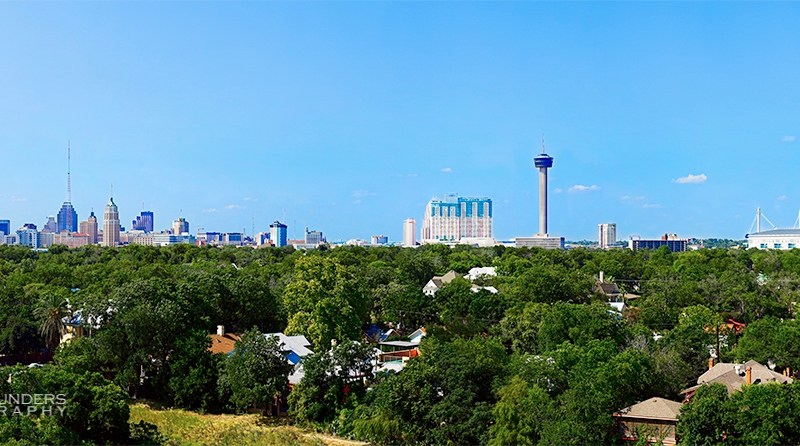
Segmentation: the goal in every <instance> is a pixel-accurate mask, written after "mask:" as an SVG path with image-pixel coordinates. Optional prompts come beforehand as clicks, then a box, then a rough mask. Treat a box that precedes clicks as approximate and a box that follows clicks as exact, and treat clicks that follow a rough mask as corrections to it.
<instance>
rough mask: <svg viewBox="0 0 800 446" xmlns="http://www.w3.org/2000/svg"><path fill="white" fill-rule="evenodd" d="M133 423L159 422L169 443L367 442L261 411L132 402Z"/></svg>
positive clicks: (341, 445)
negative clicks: (205, 410)
mask: <svg viewBox="0 0 800 446" xmlns="http://www.w3.org/2000/svg"><path fill="white" fill-rule="evenodd" d="M130 421H131V422H132V423H137V422H139V421H146V422H148V423H153V424H155V425H156V426H158V430H159V432H160V433H161V434H162V435H163V436H164V437H166V438H167V440H168V444H169V445H170V446H179V445H180V446H184V445H186V446H216V445H220V446H221V445H232V444H235V445H241V446H249V445H253V446H255V445H276V446H278V445H280V446H283V445H299V446H355V445H364V444H366V443H361V442H355V441H349V440H345V439H341V438H336V437H331V436H327V435H321V434H317V433H309V432H304V431H302V430H300V429H298V428H296V427H294V426H287V425H281V424H271V423H270V421H272V420H270V419H268V418H266V419H265V418H263V417H261V416H259V415H255V414H248V415H209V414H198V413H194V412H189V411H186V410H181V409H156V408H153V407H150V406H148V405H145V404H133V405H131V418H130Z"/></svg>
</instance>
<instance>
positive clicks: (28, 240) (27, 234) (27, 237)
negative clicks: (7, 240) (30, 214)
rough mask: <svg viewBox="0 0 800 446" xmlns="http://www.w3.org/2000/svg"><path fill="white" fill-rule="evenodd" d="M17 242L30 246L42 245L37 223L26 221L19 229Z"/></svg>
mask: <svg viewBox="0 0 800 446" xmlns="http://www.w3.org/2000/svg"><path fill="white" fill-rule="evenodd" d="M17 243H19V244H20V245H22V246H27V247H29V248H34V249H35V248H39V247H41V245H40V241H39V231H37V230H36V225H35V224H33V223H25V224H24V225H22V227H21V228H19V229H18V230H17Z"/></svg>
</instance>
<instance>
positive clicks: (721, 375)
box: [681, 361, 793, 393]
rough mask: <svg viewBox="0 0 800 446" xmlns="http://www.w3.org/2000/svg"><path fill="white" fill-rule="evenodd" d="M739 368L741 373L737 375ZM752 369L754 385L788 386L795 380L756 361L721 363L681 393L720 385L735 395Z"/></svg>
mask: <svg viewBox="0 0 800 446" xmlns="http://www.w3.org/2000/svg"><path fill="white" fill-rule="evenodd" d="M737 366H738V367H739V371H738V373H737V370H736V368H737ZM748 367H750V369H751V373H750V379H751V382H752V383H753V384H758V383H767V382H776V383H780V384H788V383H791V382H792V381H793V380H792V378H789V377H788V376H783V375H781V374H780V373H777V372H774V371H772V370H770V369H769V367H766V366H764V365H762V364H760V363H758V362H756V361H747V362H745V363H744V364H735V363H731V362H720V363H718V364H715V365H714V367H712V368H710V369H709V370H707V371H706V372H705V373H703V374H702V375H700V377H699V378H697V385H696V386H693V387H689V388H688V389H685V390H684V391H683V392H681V393H688V392H691V391H693V390H697V388H698V387H700V386H701V385H703V384H708V383H718V384H722V385H724V386H725V387H727V388H728V393H733V392H736V391H738V390H739V389H741V388H742V386H743V385H744V384H745V380H746V379H747V376H746V373H745V372H746V370H747V368H748Z"/></svg>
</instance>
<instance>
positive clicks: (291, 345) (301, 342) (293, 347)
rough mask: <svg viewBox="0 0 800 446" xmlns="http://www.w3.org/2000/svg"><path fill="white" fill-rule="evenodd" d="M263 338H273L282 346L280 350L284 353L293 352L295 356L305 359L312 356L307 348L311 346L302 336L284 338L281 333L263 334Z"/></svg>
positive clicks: (311, 352)
mask: <svg viewBox="0 0 800 446" xmlns="http://www.w3.org/2000/svg"><path fill="white" fill-rule="evenodd" d="M264 336H275V337H277V338H278V342H279V343H281V344H283V345H282V346H281V350H282V351H284V352H289V351H291V352H295V353H297V356H300V357H305V356H308V355H312V354H314V352H313V351H311V349H309V348H308V347H309V346H310V345H311V343H310V342H308V339H306V337H305V336H303V335H297V336H286V335H285V334H283V333H265V334H264Z"/></svg>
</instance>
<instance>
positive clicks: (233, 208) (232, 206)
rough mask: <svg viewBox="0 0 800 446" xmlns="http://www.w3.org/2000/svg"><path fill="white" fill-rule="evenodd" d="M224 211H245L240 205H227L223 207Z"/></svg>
mask: <svg viewBox="0 0 800 446" xmlns="http://www.w3.org/2000/svg"><path fill="white" fill-rule="evenodd" d="M225 209H227V210H229V211H236V210H240V209H245V207H244V206H242V205H241V204H229V205H227V206H225Z"/></svg>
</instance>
